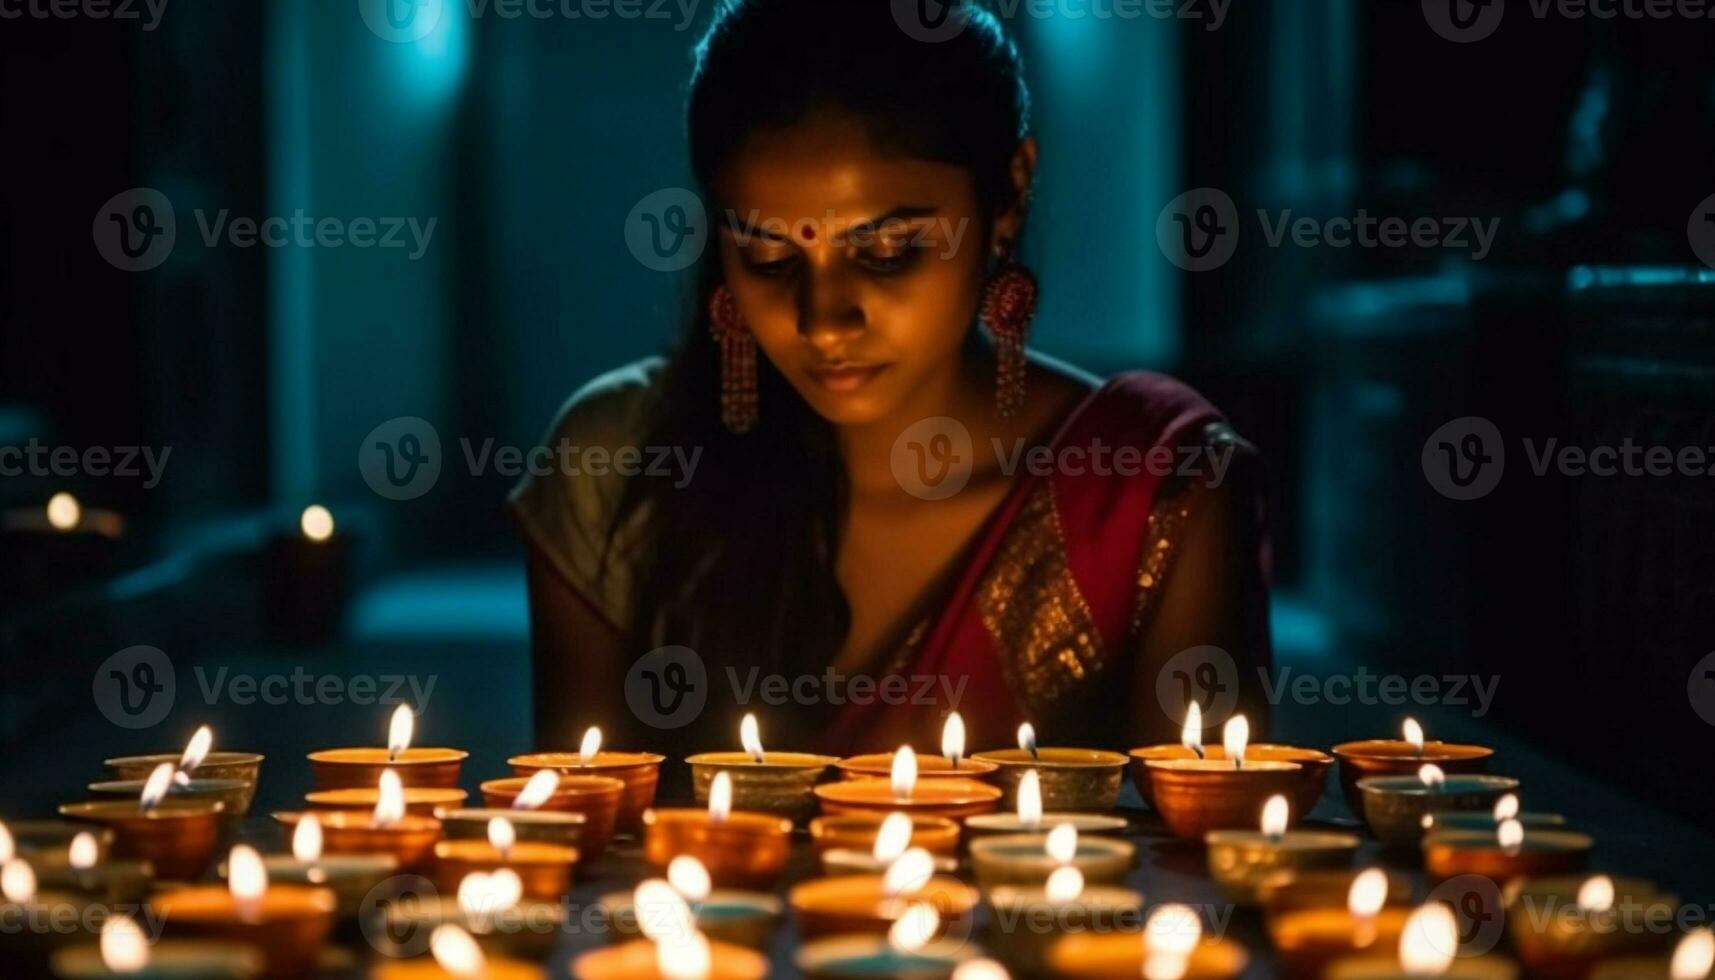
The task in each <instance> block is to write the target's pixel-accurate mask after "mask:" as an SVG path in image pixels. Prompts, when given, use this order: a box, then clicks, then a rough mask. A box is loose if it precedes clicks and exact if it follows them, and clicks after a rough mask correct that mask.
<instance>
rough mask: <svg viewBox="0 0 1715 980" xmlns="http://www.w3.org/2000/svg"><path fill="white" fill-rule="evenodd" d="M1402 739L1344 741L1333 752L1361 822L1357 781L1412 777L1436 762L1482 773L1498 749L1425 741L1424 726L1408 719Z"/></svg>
mask: <svg viewBox="0 0 1715 980" xmlns="http://www.w3.org/2000/svg"><path fill="white" fill-rule="evenodd" d="M1401 728H1402V731H1401V734H1402V735H1404V736H1405V737H1404V738H1399V739H1385V738H1376V739H1367V740H1365V741H1361V742H1344V743H1341V744H1340V745H1336V746H1334V748H1333V749H1332V751H1333V753H1334V758H1336V759H1339V760H1340V788H1341V790H1342V792H1343V793H1344V794H1345V798H1346V805H1347V806H1348V807H1351V809H1352V812H1353V813H1354V814H1356V815H1357V817H1358V819H1360V820H1362V819H1364V797H1363V794H1362V793H1360V792H1359V791H1358V780H1360V779H1364V778H1366V777H1369V776H1410V775H1413V774H1415V773H1416V772H1417V771H1418V769H1420V768H1422V767H1423V765H1424V764H1425V763H1433V764H1434V765H1436V766H1439V767H1440V768H1441V771H1442V772H1446V773H1479V772H1483V771H1485V770H1486V769H1487V768H1488V766H1489V757H1490V756H1493V755H1494V754H1495V750H1494V749H1491V748H1488V747H1487V746H1482V745H1456V744H1453V743H1449V742H1434V741H1425V740H1424V738H1423V726H1422V725H1419V724H1418V723H1417V721H1416V719H1413V718H1407V719H1406V720H1405V722H1404V724H1403V725H1402V726H1401Z"/></svg>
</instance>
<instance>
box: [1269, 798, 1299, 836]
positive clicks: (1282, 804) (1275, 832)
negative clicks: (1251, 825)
mask: <svg viewBox="0 0 1715 980" xmlns="http://www.w3.org/2000/svg"><path fill="white" fill-rule="evenodd" d="M1291 815H1292V811H1291V809H1290V808H1288V806H1287V804H1286V797H1284V796H1282V795H1280V794H1279V793H1276V794H1274V795H1273V796H1271V797H1269V798H1268V802H1267V803H1264V804H1263V805H1262V832H1263V833H1265V834H1267V835H1268V836H1270V837H1279V836H1280V835H1281V834H1284V833H1286V823H1287V818H1288V817H1290V816H1291Z"/></svg>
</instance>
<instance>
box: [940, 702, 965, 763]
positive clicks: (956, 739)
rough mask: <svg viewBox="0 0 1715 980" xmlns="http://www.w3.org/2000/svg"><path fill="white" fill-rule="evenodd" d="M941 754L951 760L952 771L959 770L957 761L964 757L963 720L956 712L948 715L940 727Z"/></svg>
mask: <svg viewBox="0 0 1715 980" xmlns="http://www.w3.org/2000/svg"><path fill="white" fill-rule="evenodd" d="M941 754H942V755H944V756H946V757H947V758H948V759H951V760H952V762H953V768H954V769H957V768H959V760H960V759H963V758H964V757H965V719H963V718H961V717H959V713H958V712H957V711H955V712H953V713H952V714H950V715H948V716H947V723H946V724H945V725H942V726H941Z"/></svg>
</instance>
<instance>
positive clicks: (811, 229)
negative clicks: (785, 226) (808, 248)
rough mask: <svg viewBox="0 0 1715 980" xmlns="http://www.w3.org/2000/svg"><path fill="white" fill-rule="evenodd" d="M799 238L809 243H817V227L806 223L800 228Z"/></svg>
mask: <svg viewBox="0 0 1715 980" xmlns="http://www.w3.org/2000/svg"><path fill="white" fill-rule="evenodd" d="M798 237H799V238H802V239H804V240H805V241H807V242H813V241H815V240H816V226H815V225H813V224H811V223H810V222H808V221H806V222H804V223H803V224H802V225H799V226H798Z"/></svg>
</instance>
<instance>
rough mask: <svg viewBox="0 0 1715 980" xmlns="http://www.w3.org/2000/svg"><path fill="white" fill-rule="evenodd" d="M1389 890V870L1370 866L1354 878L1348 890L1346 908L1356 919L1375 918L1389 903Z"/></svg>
mask: <svg viewBox="0 0 1715 980" xmlns="http://www.w3.org/2000/svg"><path fill="white" fill-rule="evenodd" d="M1387 892H1388V882H1387V872H1385V871H1383V870H1382V869H1380V868H1369V869H1367V870H1365V871H1363V872H1361V873H1360V874H1359V875H1358V876H1357V877H1356V878H1353V879H1352V887H1351V888H1349V889H1347V890H1346V910H1347V911H1349V912H1351V913H1352V917H1353V918H1355V919H1369V918H1374V917H1375V914H1376V913H1377V912H1380V911H1381V910H1382V906H1383V905H1386V904H1387Z"/></svg>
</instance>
